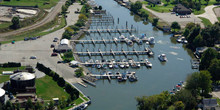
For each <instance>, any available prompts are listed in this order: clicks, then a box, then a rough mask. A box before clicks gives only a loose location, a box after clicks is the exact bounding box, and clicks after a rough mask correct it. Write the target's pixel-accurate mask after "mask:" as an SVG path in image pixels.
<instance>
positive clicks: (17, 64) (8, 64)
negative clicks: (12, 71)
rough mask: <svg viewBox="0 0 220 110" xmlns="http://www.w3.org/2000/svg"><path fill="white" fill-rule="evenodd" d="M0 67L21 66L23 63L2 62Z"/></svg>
mask: <svg viewBox="0 0 220 110" xmlns="http://www.w3.org/2000/svg"><path fill="white" fill-rule="evenodd" d="M0 67H21V63H16V62H8V63H4V64H0Z"/></svg>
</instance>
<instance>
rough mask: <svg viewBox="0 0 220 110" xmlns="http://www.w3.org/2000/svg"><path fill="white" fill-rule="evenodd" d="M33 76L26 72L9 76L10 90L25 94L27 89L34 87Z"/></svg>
mask: <svg viewBox="0 0 220 110" xmlns="http://www.w3.org/2000/svg"><path fill="white" fill-rule="evenodd" d="M35 79H36V77H35V75H34V74H31V73H28V72H18V73H16V74H13V75H11V76H10V83H11V88H12V89H13V90H15V91H16V92H25V91H26V88H27V87H35Z"/></svg>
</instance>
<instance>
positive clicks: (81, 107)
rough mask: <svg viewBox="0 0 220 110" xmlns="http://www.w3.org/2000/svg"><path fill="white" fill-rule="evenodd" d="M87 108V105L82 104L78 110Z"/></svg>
mask: <svg viewBox="0 0 220 110" xmlns="http://www.w3.org/2000/svg"><path fill="white" fill-rule="evenodd" d="M87 107H88V104H83V105H81V106H79V109H80V110H85V109H86V108H87Z"/></svg>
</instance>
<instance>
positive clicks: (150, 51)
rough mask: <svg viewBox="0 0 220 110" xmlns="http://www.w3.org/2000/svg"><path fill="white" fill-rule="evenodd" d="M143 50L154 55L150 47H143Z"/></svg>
mask: <svg viewBox="0 0 220 110" xmlns="http://www.w3.org/2000/svg"><path fill="white" fill-rule="evenodd" d="M145 51H146V52H147V54H148V55H149V56H153V55H154V53H153V51H152V50H151V49H150V48H145Z"/></svg>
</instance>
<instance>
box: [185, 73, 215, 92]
mask: <svg viewBox="0 0 220 110" xmlns="http://www.w3.org/2000/svg"><path fill="white" fill-rule="evenodd" d="M211 83H212V80H211V75H210V73H209V72H208V71H200V73H199V72H194V73H192V75H190V76H189V77H188V78H187V81H186V89H188V90H190V91H192V93H193V95H195V96H197V95H198V94H199V95H203V96H205V95H208V93H209V92H210V91H211V87H212V85H211ZM200 91H201V92H200Z"/></svg>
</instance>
